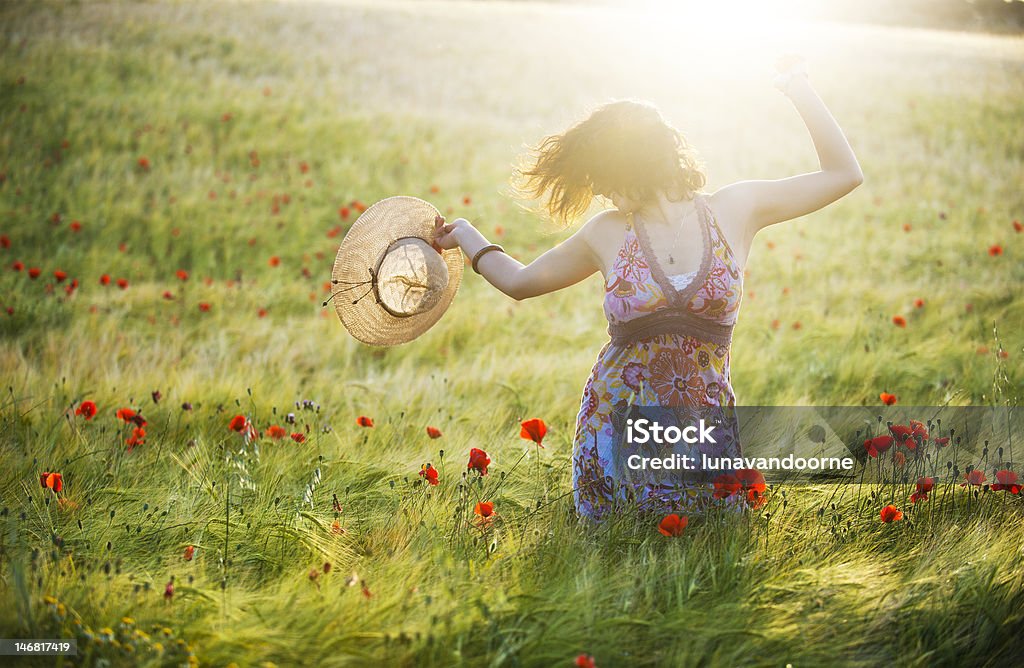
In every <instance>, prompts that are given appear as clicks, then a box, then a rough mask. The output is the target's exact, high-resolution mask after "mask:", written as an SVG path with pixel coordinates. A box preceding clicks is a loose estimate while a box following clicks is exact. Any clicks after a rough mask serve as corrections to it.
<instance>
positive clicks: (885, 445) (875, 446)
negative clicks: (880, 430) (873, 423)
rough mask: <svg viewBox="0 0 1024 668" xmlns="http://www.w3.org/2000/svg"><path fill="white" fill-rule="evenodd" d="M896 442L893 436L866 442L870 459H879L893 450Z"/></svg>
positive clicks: (865, 446)
mask: <svg viewBox="0 0 1024 668" xmlns="http://www.w3.org/2000/svg"><path fill="white" fill-rule="evenodd" d="M894 442H895V441H894V439H893V437H892V436H884V435H883V436H875V437H874V438H869V439H867V440H866V441H864V449H865V450H867V451H868V456H869V457H878V456H879V455H880V454H882V453H883V452H885V451H886V450H888V449H889V448H891V447H892V444H893V443H894Z"/></svg>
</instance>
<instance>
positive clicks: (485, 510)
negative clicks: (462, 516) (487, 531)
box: [473, 501, 494, 519]
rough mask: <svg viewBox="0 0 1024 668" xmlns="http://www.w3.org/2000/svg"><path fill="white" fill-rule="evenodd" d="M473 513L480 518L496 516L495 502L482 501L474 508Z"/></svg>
mask: <svg viewBox="0 0 1024 668" xmlns="http://www.w3.org/2000/svg"><path fill="white" fill-rule="evenodd" d="M473 513H474V514H476V515H479V516H480V517H482V518H484V519H487V518H488V517H490V516H491V515H493V514H494V502H493V501H481V502H480V503H478V504H476V506H475V507H474V508H473Z"/></svg>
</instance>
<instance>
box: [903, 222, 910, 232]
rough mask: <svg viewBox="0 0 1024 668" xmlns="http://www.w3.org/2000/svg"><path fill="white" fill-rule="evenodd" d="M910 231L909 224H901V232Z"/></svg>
mask: <svg viewBox="0 0 1024 668" xmlns="http://www.w3.org/2000/svg"><path fill="white" fill-rule="evenodd" d="M910 230H911V225H910V223H903V231H904V232H909V231H910Z"/></svg>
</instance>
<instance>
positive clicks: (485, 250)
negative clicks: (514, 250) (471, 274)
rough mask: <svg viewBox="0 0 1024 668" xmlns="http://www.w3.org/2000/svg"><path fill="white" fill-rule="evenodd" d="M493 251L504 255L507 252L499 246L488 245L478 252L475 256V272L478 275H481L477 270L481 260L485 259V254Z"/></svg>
mask: <svg viewBox="0 0 1024 668" xmlns="http://www.w3.org/2000/svg"><path fill="white" fill-rule="evenodd" d="M492 250H496V251H501V252H502V253H504V252H505V249H504V248H502V247H501V246H499V245H498V244H487V245H486V246H484V247H483V248H481V249H480V250H478V251H477V252H476V255H474V256H473V271H475V272H476V273H478V274H479V273H480V270H479V269H477V267H476V265H477V263H478V262H480V258H481V257H483V255H484V253H487V252H488V251H492Z"/></svg>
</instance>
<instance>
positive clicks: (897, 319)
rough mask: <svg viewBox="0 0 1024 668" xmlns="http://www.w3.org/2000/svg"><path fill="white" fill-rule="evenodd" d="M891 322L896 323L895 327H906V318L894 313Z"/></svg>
mask: <svg viewBox="0 0 1024 668" xmlns="http://www.w3.org/2000/svg"><path fill="white" fill-rule="evenodd" d="M892 324H894V325H896V326H897V327H906V326H907V319H906V318H904V317H903V316H901V315H894V316H893V317H892Z"/></svg>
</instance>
